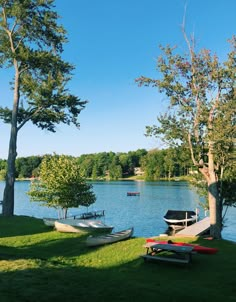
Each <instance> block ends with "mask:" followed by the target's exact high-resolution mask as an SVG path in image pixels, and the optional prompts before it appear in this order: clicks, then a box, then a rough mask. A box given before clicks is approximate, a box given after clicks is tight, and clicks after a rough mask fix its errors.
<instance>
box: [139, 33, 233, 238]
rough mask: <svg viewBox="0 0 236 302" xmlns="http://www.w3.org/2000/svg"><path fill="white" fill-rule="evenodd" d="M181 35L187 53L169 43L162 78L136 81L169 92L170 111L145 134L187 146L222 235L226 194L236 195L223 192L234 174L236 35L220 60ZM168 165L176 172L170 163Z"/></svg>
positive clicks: (159, 67)
mask: <svg viewBox="0 0 236 302" xmlns="http://www.w3.org/2000/svg"><path fill="white" fill-rule="evenodd" d="M183 35H184V38H185V41H186V45H187V52H186V53H184V54H180V53H179V52H178V49H177V48H176V47H174V48H171V47H170V46H169V45H167V46H166V47H162V46H161V47H160V49H161V53H162V54H161V55H160V56H159V58H158V60H157V71H158V72H159V78H158V79H151V78H148V77H144V76H141V77H140V78H138V79H136V81H137V82H138V84H139V85H140V86H142V85H144V86H152V87H155V88H158V90H159V92H160V93H164V94H165V95H166V97H167V101H168V103H169V107H168V112H166V113H162V114H160V115H159V116H158V118H157V120H158V123H157V125H154V126H148V127H147V129H146V130H147V132H146V135H148V136H155V137H158V138H160V139H162V140H163V141H164V142H166V143H167V144H168V145H169V146H172V147H173V146H185V147H186V146H188V152H189V154H190V155H191V160H192V163H193V165H194V166H195V167H196V168H197V169H198V171H199V172H200V173H201V174H202V176H203V178H204V179H205V182H206V183H207V186H208V193H209V194H208V198H209V208H210V212H211V215H210V217H211V219H212V222H213V221H216V223H215V222H214V223H212V224H211V235H212V236H214V237H215V238H220V236H221V235H220V232H221V226H222V223H221V219H222V216H221V213H222V204H223V202H224V201H225V200H226V199H225V198H224V196H226V195H227V200H228V201H229V200H230V199H231V201H233V200H234V198H235V197H234V196H233V191H232V190H230V191H227V194H226V192H225V190H227V185H226V182H227V179H226V177H225V176H224V175H225V174H226V173H227V170H228V173H229V172H230V167H231V165H232V163H233V160H232V153H233V148H234V144H235V139H236V118H235V117H236V92H235V88H236V87H235V74H236V37H235V36H234V37H233V38H232V40H231V41H230V44H231V50H230V51H229V53H228V58H227V60H226V61H225V62H223V63H222V62H220V61H219V58H218V57H217V56H216V55H212V54H211V52H210V51H209V50H206V49H202V50H200V51H198V52H197V51H196V50H195V43H194V41H193V40H189V39H188V37H187V35H186V33H185V29H184V28H183ZM166 164H168V165H169V172H170V173H172V169H173V165H172V163H171V161H169V163H166ZM196 184H199V181H197V182H196ZM228 185H229V187H231V188H232V186H231V185H230V183H228ZM229 192H231V193H232V194H231V197H230V196H229V195H230V194H229ZM225 194H226V195H225ZM213 216H214V219H213Z"/></svg>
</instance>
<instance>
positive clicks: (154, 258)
mask: <svg viewBox="0 0 236 302" xmlns="http://www.w3.org/2000/svg"><path fill="white" fill-rule="evenodd" d="M142 257H143V258H144V260H151V261H166V262H175V263H189V262H190V258H189V259H180V258H176V257H164V256H163V257H161V256H151V255H143V256H142Z"/></svg>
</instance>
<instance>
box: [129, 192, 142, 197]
mask: <svg viewBox="0 0 236 302" xmlns="http://www.w3.org/2000/svg"><path fill="white" fill-rule="evenodd" d="M139 195H140V192H127V196H139Z"/></svg>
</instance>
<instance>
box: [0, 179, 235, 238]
mask: <svg viewBox="0 0 236 302" xmlns="http://www.w3.org/2000/svg"><path fill="white" fill-rule="evenodd" d="M29 184H30V182H29V181H17V182H16V184H15V211H14V213H15V215H27V216H32V217H36V218H43V217H54V218H57V215H58V214H57V211H56V210H55V209H52V208H47V207H44V206H41V205H40V203H38V202H30V200H29V197H28V195H27V194H26V192H27V191H28V190H29ZM92 184H93V191H94V193H95V194H96V197H97V200H96V203H95V204H94V205H92V206H91V207H90V208H89V211H94V210H105V217H103V218H102V220H103V221H104V222H105V223H106V224H109V225H113V226H114V231H119V230H122V229H126V228H128V227H131V226H133V227H134V236H137V237H150V236H156V235H159V234H162V233H165V232H166V230H167V225H166V223H165V222H164V220H163V216H164V215H165V213H166V212H167V210H168V209H173V210H195V209H196V208H198V209H199V210H200V218H204V211H203V209H201V208H200V206H199V201H200V198H199V196H198V195H197V194H196V192H195V191H194V190H192V189H191V187H190V186H189V185H188V183H187V182H164V181H161V182H144V181H112V182H92ZM4 187H5V183H4V182H0V199H2V198H1V197H2V196H3V191H4ZM129 191H130V192H140V196H127V192H129ZM86 211H87V208H84V207H80V208H79V209H75V208H73V209H70V210H69V213H68V215H76V214H79V213H82V212H86ZM226 218H227V220H226V227H225V228H224V230H223V232H222V236H223V238H224V239H228V240H233V241H236V209H235V208H230V209H229V210H228V213H227V217H226Z"/></svg>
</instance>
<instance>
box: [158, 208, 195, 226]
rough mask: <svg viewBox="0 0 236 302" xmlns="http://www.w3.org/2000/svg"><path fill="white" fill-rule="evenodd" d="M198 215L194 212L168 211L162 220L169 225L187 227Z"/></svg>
mask: <svg viewBox="0 0 236 302" xmlns="http://www.w3.org/2000/svg"><path fill="white" fill-rule="evenodd" d="M197 218H198V215H197V214H196V212H194V211H179V210H168V211H167V213H166V214H165V216H164V217H163V219H164V220H165V222H166V223H167V224H168V225H169V226H170V225H177V226H188V225H191V224H193V223H195V222H196V221H197Z"/></svg>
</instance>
